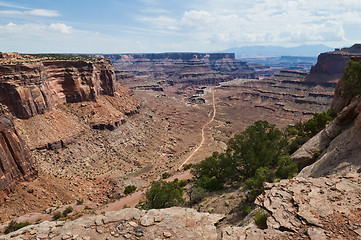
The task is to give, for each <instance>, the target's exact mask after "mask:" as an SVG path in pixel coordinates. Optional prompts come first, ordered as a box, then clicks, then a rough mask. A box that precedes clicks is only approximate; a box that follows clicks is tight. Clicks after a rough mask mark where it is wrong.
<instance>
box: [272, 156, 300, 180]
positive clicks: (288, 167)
mask: <svg viewBox="0 0 361 240" xmlns="http://www.w3.org/2000/svg"><path fill="white" fill-rule="evenodd" d="M297 172H298V168H297V164H296V163H295V161H293V159H292V158H290V157H283V158H281V159H280V160H279V161H278V169H277V171H276V176H277V177H279V178H283V179H286V178H292V177H293V176H294V174H295V173H297Z"/></svg>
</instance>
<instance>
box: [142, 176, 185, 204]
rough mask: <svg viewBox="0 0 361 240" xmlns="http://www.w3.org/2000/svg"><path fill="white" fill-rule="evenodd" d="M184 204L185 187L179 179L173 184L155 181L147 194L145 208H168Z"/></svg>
mask: <svg viewBox="0 0 361 240" xmlns="http://www.w3.org/2000/svg"><path fill="white" fill-rule="evenodd" d="M183 203H184V199H183V187H182V186H181V184H180V182H179V181H178V179H175V180H174V181H173V182H165V181H155V182H153V183H152V186H151V188H150V189H149V190H148V191H147V193H146V202H145V204H144V208H146V209H152V208H156V209H159V208H168V207H173V206H180V205H182V204H183Z"/></svg>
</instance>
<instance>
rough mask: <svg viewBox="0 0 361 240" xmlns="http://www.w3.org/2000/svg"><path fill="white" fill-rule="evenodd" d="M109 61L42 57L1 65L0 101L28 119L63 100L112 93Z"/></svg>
mask: <svg viewBox="0 0 361 240" xmlns="http://www.w3.org/2000/svg"><path fill="white" fill-rule="evenodd" d="M115 90H116V89H115V74H114V71H113V68H112V66H111V65H110V63H109V62H107V61H105V60H102V61H99V62H96V63H92V62H84V61H45V62H38V63H31V64H16V65H1V66H0V103H3V104H5V105H7V106H8V107H9V109H10V111H11V112H12V113H13V114H14V115H15V116H16V117H18V118H23V119H27V118H30V117H32V116H34V115H36V114H41V113H44V112H45V111H47V110H50V109H52V108H54V107H55V106H57V105H58V104H60V103H65V102H81V101H94V100H95V99H96V97H97V96H98V95H111V96H113V95H114V92H115Z"/></svg>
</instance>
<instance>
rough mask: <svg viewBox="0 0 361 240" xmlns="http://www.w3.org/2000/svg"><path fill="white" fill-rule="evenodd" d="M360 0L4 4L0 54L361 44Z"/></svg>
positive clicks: (27, 0)
mask: <svg viewBox="0 0 361 240" xmlns="http://www.w3.org/2000/svg"><path fill="white" fill-rule="evenodd" d="M360 13H361V1H360V0H202V1H201V0H177V1H175V0H0V52H13V51H17V52H22V53H45V52H47V53H49V52H52V53H139V52H175V51H178V52H182V51H186V52H214V51H221V50H224V49H227V48H231V47H242V46H253V45H273V46H286V47H291V46H297V45H301V44H325V45H327V46H329V47H337V48H339V47H346V46H351V45H352V44H353V43H356V42H361V14H360Z"/></svg>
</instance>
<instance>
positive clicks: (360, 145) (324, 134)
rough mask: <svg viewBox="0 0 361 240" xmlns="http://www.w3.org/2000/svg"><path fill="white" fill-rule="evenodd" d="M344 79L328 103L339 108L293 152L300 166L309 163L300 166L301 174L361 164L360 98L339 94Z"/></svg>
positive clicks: (351, 168)
mask: <svg viewBox="0 0 361 240" xmlns="http://www.w3.org/2000/svg"><path fill="white" fill-rule="evenodd" d="M345 81H346V79H342V80H340V81H339V83H338V84H337V88H336V91H335V97H334V99H333V102H332V105H331V107H332V108H334V109H336V110H337V111H340V109H342V111H340V112H339V114H338V116H337V117H336V118H335V120H334V121H333V122H331V123H330V124H329V125H328V126H326V128H325V129H324V130H322V131H321V132H319V133H318V134H317V135H316V136H314V137H313V138H311V139H310V140H309V141H308V142H306V143H305V144H304V145H303V146H302V147H301V148H300V149H298V150H297V151H296V152H295V153H294V154H293V155H292V158H293V159H294V160H295V161H296V162H297V164H298V166H299V168H300V169H302V168H304V167H306V166H308V167H306V168H305V169H303V170H302V172H301V173H300V175H301V176H323V175H328V174H332V173H335V172H342V171H344V172H349V171H358V169H360V167H361V162H360V156H361V150H360V149H361V137H360V136H361V116H360V112H361V98H360V97H356V98H354V99H352V100H351V99H345V98H344V97H343V96H342V92H343V86H344V82H345ZM316 160H317V161H316ZM311 164H312V165H311ZM309 165H310V166H309Z"/></svg>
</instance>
